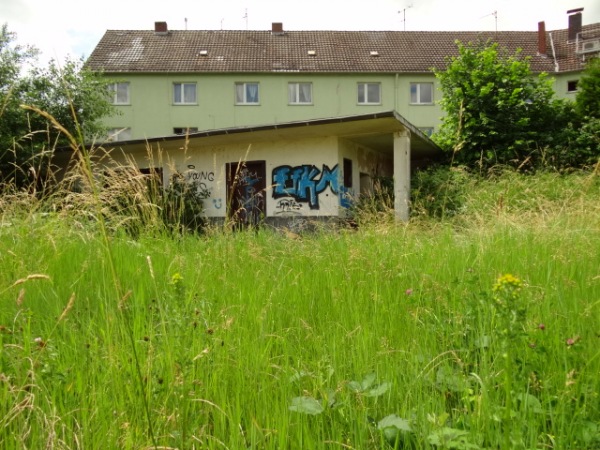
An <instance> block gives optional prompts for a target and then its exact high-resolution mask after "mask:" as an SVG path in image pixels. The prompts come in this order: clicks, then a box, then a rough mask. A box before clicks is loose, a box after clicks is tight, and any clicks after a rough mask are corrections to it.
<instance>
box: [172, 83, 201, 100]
mask: <svg viewBox="0 0 600 450" xmlns="http://www.w3.org/2000/svg"><path fill="white" fill-rule="evenodd" d="M173 103H175V104H176V105H195V104H196V103H198V100H197V96H196V83H174V84H173Z"/></svg>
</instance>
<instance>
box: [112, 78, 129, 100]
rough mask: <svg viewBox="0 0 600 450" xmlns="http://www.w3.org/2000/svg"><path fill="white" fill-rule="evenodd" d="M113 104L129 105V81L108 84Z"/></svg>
mask: <svg viewBox="0 0 600 450" xmlns="http://www.w3.org/2000/svg"><path fill="white" fill-rule="evenodd" d="M108 92H109V93H110V97H111V102H112V104H113V105H129V83H112V84H109V85H108Z"/></svg>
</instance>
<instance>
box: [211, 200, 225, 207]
mask: <svg viewBox="0 0 600 450" xmlns="http://www.w3.org/2000/svg"><path fill="white" fill-rule="evenodd" d="M212 202H213V206H214V207H215V209H221V208H222V207H223V199H222V198H213V199H212Z"/></svg>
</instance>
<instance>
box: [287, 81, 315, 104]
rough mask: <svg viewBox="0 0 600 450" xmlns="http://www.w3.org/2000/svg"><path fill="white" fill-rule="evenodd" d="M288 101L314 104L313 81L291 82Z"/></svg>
mask: <svg viewBox="0 0 600 450" xmlns="http://www.w3.org/2000/svg"><path fill="white" fill-rule="evenodd" d="M288 102H289V103H290V105H310V104H312V83H289V84H288Z"/></svg>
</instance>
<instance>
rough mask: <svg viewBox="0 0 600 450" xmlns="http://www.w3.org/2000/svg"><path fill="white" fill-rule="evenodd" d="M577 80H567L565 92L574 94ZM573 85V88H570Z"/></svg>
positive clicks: (577, 83) (576, 88)
mask: <svg viewBox="0 0 600 450" xmlns="http://www.w3.org/2000/svg"><path fill="white" fill-rule="evenodd" d="M578 85H579V80H567V93H568V94H574V93H576V92H577V90H578ZM572 86H574V88H575V89H572Z"/></svg>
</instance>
